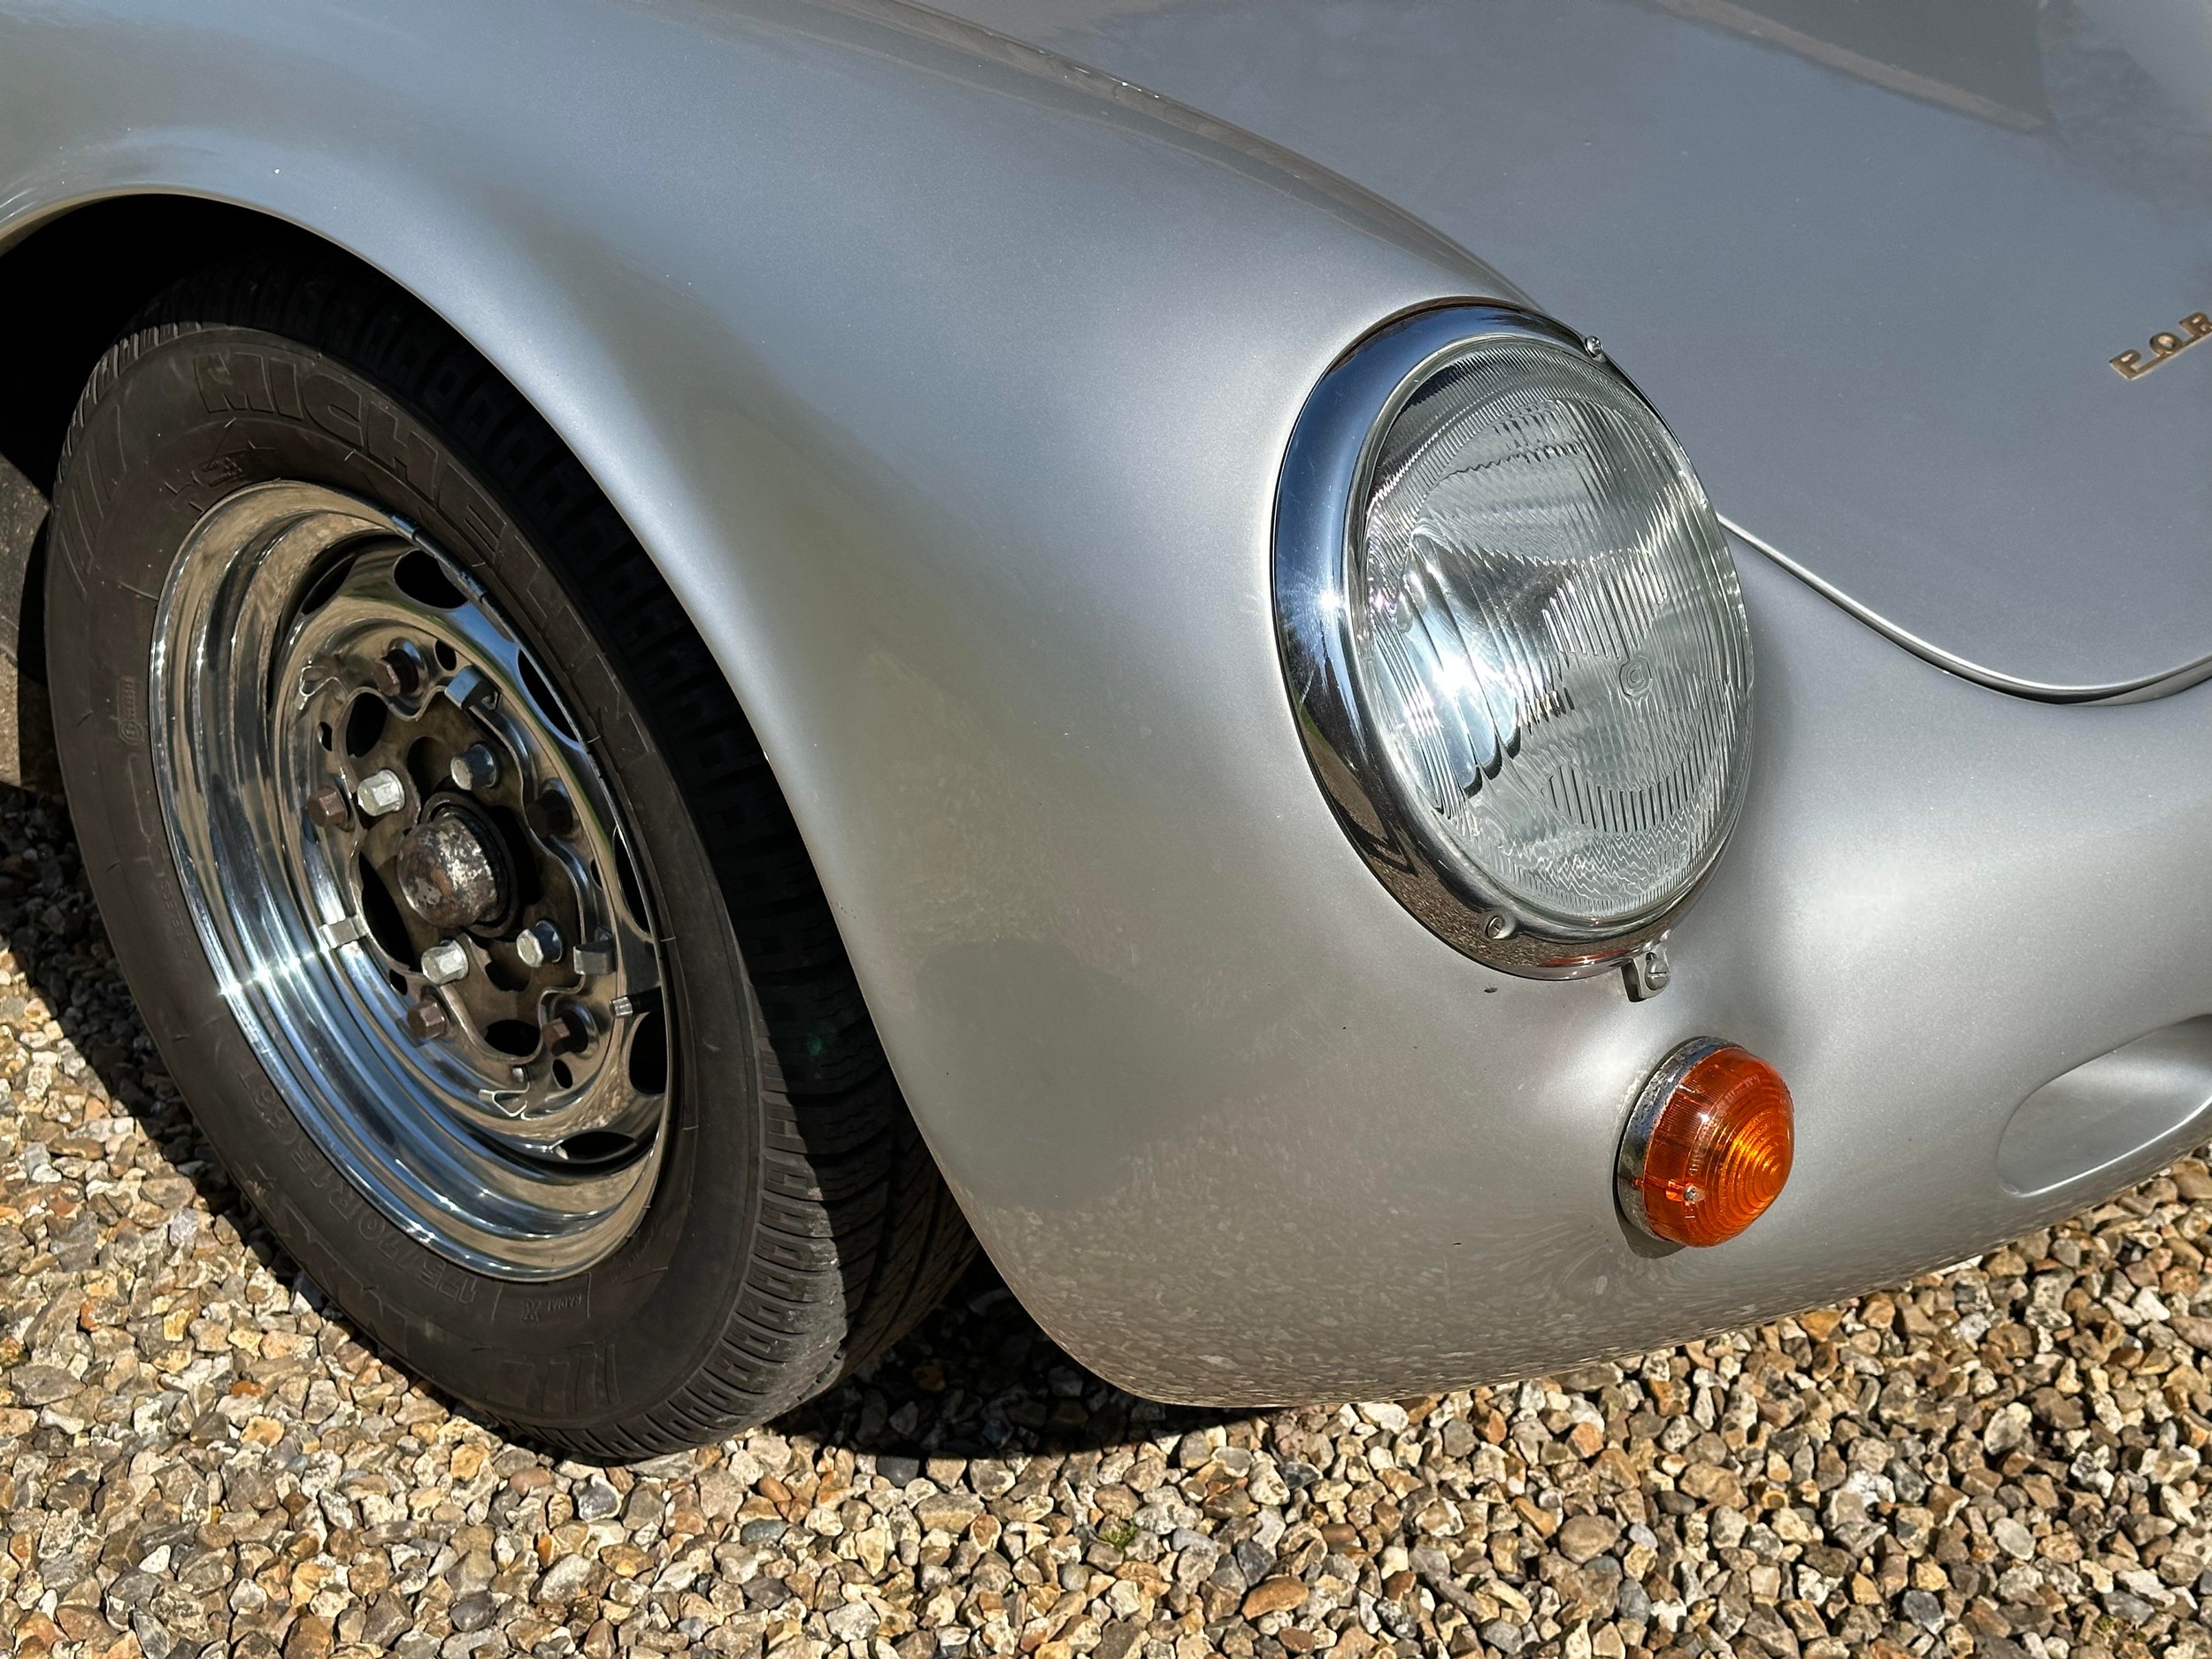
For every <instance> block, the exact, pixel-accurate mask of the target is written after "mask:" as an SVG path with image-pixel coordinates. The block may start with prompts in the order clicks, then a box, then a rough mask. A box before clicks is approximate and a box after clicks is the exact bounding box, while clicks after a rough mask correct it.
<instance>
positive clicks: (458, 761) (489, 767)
mask: <svg viewBox="0 0 2212 1659" xmlns="http://www.w3.org/2000/svg"><path fill="white" fill-rule="evenodd" d="M446 770H447V771H448V772H450V773H451V774H452V778H453V781H454V783H455V785H456V786H457V787H460V788H463V789H467V790H469V791H471V792H472V793H480V792H482V791H483V790H486V789H488V788H490V787H492V786H493V785H494V784H495V783H497V782H498V781H499V757H498V756H496V755H495V754H493V753H492V751H491V750H490V749H488V748H486V747H485V746H484V745H483V744H481V743H471V744H470V745H469V746H468V747H467V748H466V749H463V750H462V751H461V752H460V753H459V754H457V755H456V756H455V757H453V764H452V765H450V766H449V767H448V768H447V769H446Z"/></svg>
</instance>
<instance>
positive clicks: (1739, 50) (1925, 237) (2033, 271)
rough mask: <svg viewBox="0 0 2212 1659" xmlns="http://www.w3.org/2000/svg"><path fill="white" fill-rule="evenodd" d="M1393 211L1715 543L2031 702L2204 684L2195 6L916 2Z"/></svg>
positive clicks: (1758, 1)
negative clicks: (1810, 584)
mask: <svg viewBox="0 0 2212 1659" xmlns="http://www.w3.org/2000/svg"><path fill="white" fill-rule="evenodd" d="M938 4H942V5H944V7H945V8H946V9H947V10H949V11H951V12H958V13H959V14H961V15H963V16H964V17H968V18H971V19H974V20H976V21H979V22H982V23H986V24H988V25H990V26H992V27H1001V28H1005V29H1007V30H1008V31H1009V32H1010V33H1013V34H1017V35H1024V36H1025V38H1028V39H1030V40H1033V41H1034V42H1037V43H1038V44H1040V45H1041V46H1044V47H1048V48H1050V49H1052V50H1056V51H1061V52H1064V53H1066V54H1067V55H1068V56H1070V57H1071V58H1077V59H1079V60H1080V61H1082V62H1085V63H1087V64H1091V65H1095V66H1096V67H1098V68H1099V69H1101V70H1102V71H1104V72H1106V73H1110V74H1114V75H1118V76H1122V77H1125V78H1126V79H1128V80H1130V81H1135V82H1137V83H1139V84H1141V85H1143V86H1147V87H1150V88H1153V89H1154V90H1156V91H1158V92H1162V93H1164V94H1166V95H1167V96H1171V97H1176V98H1181V99H1184V100H1186V101H1187V102H1189V103H1192V104H1198V105H1201V106H1202V107H1204V108H1206V109H1208V110H1210V111H1212V112H1213V113H1215V114H1216V115H1217V116H1220V117H1221V118H1223V119H1226V120H1232V121H1236V122H1238V123H1240V124H1241V125H1243V126H1245V127H1249V128H1250V129H1251V130H1252V131H1254V132H1256V133H1258V134H1262V135H1263V136H1265V137H1267V138H1271V139H1273V140H1275V141H1277V142H1280V143H1283V144H1286V145H1287V146H1289V147H1290V148H1292V149H1294V150H1298V151H1299V152H1300V153H1302V154H1303V155H1307V156H1310V157H1312V158H1313V159H1314V160H1316V161H1317V162H1320V163H1322V164H1324V165H1328V166H1331V167H1333V168H1336V169H1337V170H1339V171H1340V172H1341V173H1344V174H1345V175H1346V176H1347V177H1348V178H1351V179H1355V180H1358V181H1359V182H1360V183H1362V184H1363V185H1366V186H1368V187H1370V188H1373V189H1376V190H1379V191H1380V192H1381V193H1383V194H1384V195H1386V196H1389V197H1390V198H1391V199H1392V200H1394V201H1395V202H1397V203H1399V204H1402V206H1404V207H1406V208H1408V209H1409V210H1410V211H1414V212H1417V213H1419V214H1421V215H1422V216H1423V217H1424V218H1425V219H1428V220H1429V221H1430V222H1431V223H1432V224H1434V225H1436V226H1437V227H1439V228H1440V229H1441V230H1442V231H1444V232H1445V233H1446V234H1449V235H1452V236H1455V237H1457V238H1458V239H1460V240H1461V241H1463V242H1465V243H1466V245H1467V246H1469V247H1471V248H1473V249H1475V250H1477V251H1479V253H1480V254H1481V255H1482V256H1483V257H1485V258H1486V259H1488V260H1491V261H1493V262H1494V264H1495V265H1497V266H1498V268H1499V269H1500V270H1502V271H1504V272H1505V273H1507V274H1509V276H1511V277H1512V278H1513V279H1514V280H1516V281H1517V282H1518V283H1520V284H1522V285H1523V286H1524V287H1525V288H1527V289H1528V291H1529V292H1530V293H1532V294H1533V295H1535V296H1537V297H1538V298H1539V299H1540V301H1541V302H1542V305H1543V308H1544V309H1545V310H1547V311H1549V312H1550V313H1551V314H1552V315H1554V316H1556V317H1559V318H1562V319H1565V320H1567V321H1569V322H1571V323H1572V324H1573V325H1574V326H1576V327H1578V328H1587V329H1591V330H1594V332H1595V333H1597V334H1599V335H1601V336H1602V337H1603V338H1604V340H1605V341H1606V342H1607V344H1608V346H1609V348H1611V349H1613V350H1614V352H1615V354H1616V355H1617V357H1619V358H1620V360H1621V361H1622V363H1623V364H1624V365H1626V366H1627V367H1628V368H1629V370H1630V371H1631V373H1633V374H1634V376H1635V377H1636V380H1637V382H1638V383H1639V384H1640V386H1642V388H1644V390H1645V391H1646V392H1647V394H1648V395H1649V396H1650V397H1651V399H1652V401H1653V402H1654V403H1655V404H1656V405H1657V406H1658V407H1659V409H1660V410H1661V411H1663V413H1664V414H1665V415H1666V418H1667V421H1668V424H1669V425H1670V426H1671V427H1672V428H1673V429H1674V432H1675V434H1676V435H1677V436H1678V438H1680V439H1681V441H1682V442H1683V444H1684V446H1685V447H1686V449H1688V450H1689V452H1690V455H1691V457H1692V458H1693V459H1694V460H1695V461H1696V463H1697V465H1698V469H1699V472H1700V473H1701V476H1702V477H1703V479H1704V481H1705V486H1706V488H1707V489H1708V491H1709V492H1710V494H1711V495H1712V497H1713V500H1714V502H1715V503H1717V505H1718V506H1719V508H1720V511H1722V512H1723V513H1724V514H1725V515H1726V516H1728V517H1729V518H1732V520H1734V521H1735V522H1736V523H1738V524H1740V525H1742V526H1746V527H1747V529H1748V531H1749V532H1750V533H1751V534H1754V535H1755V536H1757V537H1758V538H1760V540H1761V541H1763V542H1764V543H1767V544H1770V545H1771V546H1772V547H1774V548H1775V549H1779V550H1780V551H1781V552H1782V553H1783V554H1784V555H1786V557H1788V558H1789V559H1790V560H1792V561H1793V562H1794V564H1795V565H1797V566H1799V567H1801V568H1803V569H1805V570H1809V571H1810V572H1816V573H1817V575H1818V576H1819V577H1821V578H1822V579H1823V580H1824V581H1825V582H1827V583H1829V584H1832V586H1833V588H1835V589H1836V590H1838V591H1839V592H1840V593H1842V594H1844V595H1848V596H1849V597H1850V599H1851V600H1852V601H1853V602H1854V603H1855V604H1856V605H1857V606H1859V607H1861V608H1862V609H1863V612H1864V613H1865V614H1866V615H1868V616H1869V617H1870V618H1875V619H1878V621H1879V622H1880V624H1881V625H1882V626H1886V627H1889V628H1892V629H1893V630H1894V631H1895V632H1896V633H1897V634H1899V635H1901V636H1910V637H1912V638H1914V639H1917V640H1921V641H1928V642H1930V644H1931V646H1932V649H1933V650H1934V651H1935V652H1937V653H1939V654H1940V656H1941V657H1942V658H1943V659H1944V660H1946V661H1947V662H1955V663H1956V664H1971V665H1973V667H1974V672H1977V674H1978V676H1979V677H1984V678H1987V679H1989V680H1993V681H1994V682H1996V683H2000V684H2001V685H2003V686H2005V687H2007V688H2009V689H2018V690H2021V691H2024V692H2025V693H2027V694H2029V695H2039V696H2045V697H2053V698H2085V697H2094V696H2103V695H2115V694H2119V693H2124V692H2127V691H2129V690H2131V689H2137V688H2141V687H2172V686H2175V685H2177V684H2186V683H2190V680H2191V677H2192V676H2193V675H2196V674H2200V673H2201V672H2205V671H2206V670H2207V669H2208V668H2212V664H2208V661H2207V659H2208V657H2212V560H2208V559H2207V558H2206V557H2205V553H2204V543H2205V526H2207V525H2208V523H2212V468H2208V467H2207V466H2206V465H2205V464H2204V452H2203V434H2205V432H2206V431H2207V430H2208V428H2212V353H2203V352H2200V353H2194V354H2193V355H2191V356H2189V357H2183V358H2179V359H2177V360H2176V361H2174V362H2172V363H2170V364H2169V365H2166V366H2165V367H2163V368H2162V369H2161V370H2160V371H2159V372H2158V373H2156V374H2154V375H2149V376H2146V377H2145V378H2143V379H2141V380H2136V381H2132V382H2130V381H2126V380H2122V379H2121V378H2120V377H2119V376H2118V375H2116V374H2115V373H2113V370H2112V368H2111V366H2110V359H2111V358H2112V357H2113V356H2114V355H2115V354H2116V353H2118V352H2120V351H2122V350H2123V349H2129V348H2135V349H2144V348H2145V346H2146V342H2147V340H2148V339H2149V338H2150V336H2151V335H2153V334H2155V333H2158V332H2160V331H2162V330H2168V331H2170V330H2173V329H2174V328H2175V327H2176V326H2177V324H2178V322H2179V321H2180V319H2184V318H2185V317H2188V316H2190V315H2191V314H2193V313H2196V312H2200V311H2212V93H2208V89H2212V29H2208V28H2207V27H2206V24H2205V18H2204V8H2203V6H2202V4H2200V0H1947V3H1946V4H1928V0H1650V3H1648V4H1645V3H1640V0H1485V3H1484V4H1464V3H1463V0H1370V3H1368V4H1344V3H1343V0H938Z"/></svg>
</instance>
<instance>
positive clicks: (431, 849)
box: [392, 801, 514, 928]
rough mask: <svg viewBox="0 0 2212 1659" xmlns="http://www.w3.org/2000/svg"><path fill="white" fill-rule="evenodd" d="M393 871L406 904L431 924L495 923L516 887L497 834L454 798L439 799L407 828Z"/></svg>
mask: <svg viewBox="0 0 2212 1659" xmlns="http://www.w3.org/2000/svg"><path fill="white" fill-rule="evenodd" d="M392 874H393V876H394V878H395V879H396V884H397V886H398V887H399V895H400V897H401V898H403V899H404V900H405V901H406V902H407V906H408V908H409V909H410V910H413V911H414V912H415V914H416V915H418V916H419V917H421V918H422V919H423V920H424V921H426V922H428V923H429V924H430V925H431V926H434V927H442V928H461V927H481V926H493V925H495V924H496V923H497V922H498V921H499V920H500V918H501V917H502V916H503V914H504V912H505V911H506V910H508V908H509V901H510V897H511V894H512V892H513V890H514V880H513V876H512V872H511V871H510V870H509V869H508V858H507V853H506V849H505V848H504V847H503V846H502V845H501V844H500V837H499V833H498V832H497V831H496V830H495V829H494V828H493V827H492V826H491V825H489V824H488V823H487V822H485V821H484V819H483V818H482V816H481V815H480V814H479V813H477V812H475V811H473V810H471V809H470V808H468V807H466V806H465V805H463V804H462V803H458V802H453V801H447V802H441V803H439V804H438V805H437V806H436V807H434V809H432V811H431V815H430V817H429V818H428V819H427V820H426V821H425V822H424V823H422V824H421V825H419V826H417V827H416V828H414V829H412V830H411V831H409V832H408V834H407V839H406V840H405V841H402V842H401V843H400V849H399V855H398V856H397V857H396V858H395V859H394V860H393V864H392Z"/></svg>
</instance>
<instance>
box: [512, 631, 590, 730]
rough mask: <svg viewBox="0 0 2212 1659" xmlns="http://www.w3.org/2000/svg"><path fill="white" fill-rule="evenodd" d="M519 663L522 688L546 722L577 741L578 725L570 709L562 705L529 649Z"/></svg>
mask: <svg viewBox="0 0 2212 1659" xmlns="http://www.w3.org/2000/svg"><path fill="white" fill-rule="evenodd" d="M518 666H519V667H520V668H521V670H522V688H523V689H524V690H525V691H526V692H528V693H529V694H530V701H531V702H533V703H536V704H537V705H538V712H539V713H540V714H541V715H543V716H544V717H545V723H546V724H547V725H548V726H551V727H552V728H553V729H554V730H555V731H557V732H558V733H560V734H561V735H562V736H563V737H565V738H567V739H568V740H569V741H571V742H574V741H577V739H576V727H575V726H574V725H573V724H572V722H571V721H570V719H569V718H568V710H565V709H564V708H562V707H561V700H560V699H559V698H558V697H557V696H555V695H553V687H550V686H549V685H547V684H546V683H545V676H544V675H543V674H541V673H540V672H538V665H537V664H535V663H534V662H532V661H531V660H530V654H529V653H528V652H527V651H525V652H524V653H523V654H522V656H521V657H520V659H519V661H518Z"/></svg>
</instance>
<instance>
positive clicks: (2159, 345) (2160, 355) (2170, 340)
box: [2112, 311, 2212, 380]
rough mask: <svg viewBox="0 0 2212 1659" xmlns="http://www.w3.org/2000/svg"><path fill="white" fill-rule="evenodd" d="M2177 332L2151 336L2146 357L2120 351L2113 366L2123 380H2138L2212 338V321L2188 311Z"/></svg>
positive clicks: (2132, 352)
mask: <svg viewBox="0 0 2212 1659" xmlns="http://www.w3.org/2000/svg"><path fill="white" fill-rule="evenodd" d="M2179 327H2180V332H2178V333H2175V334H2153V335H2152V336H2151V343H2150V346H2149V348H2148V350H2149V355H2148V356H2145V355H2144V353H2143V352H2140V351H2123V352H2122V353H2121V354H2120V355H2119V356H2118V357H2115V358H2113V359H2112V366H2113V367H2114V368H2115V369H2116V370H2117V371H2118V372H2119V375H2120V378H2121V379H2122V380H2140V379H2142V378H2143V376H2145V375H2146V374H2148V373H2150V372H2151V371H2152V370H2153V369H2154V368H2157V367H2158V366H2159V365H2162V364H2163V363H2164V362H2165V361H2166V360H2167V359H2168V358H2170V357H2179V356H2180V355H2181V354H2182V353H2183V352H2185V351H2186V350H2188V349H2189V348H2190V347H2191V346H2193V345H2195V344H2196V343H2197V342H2198V341H2200V340H2202V339H2204V338H2205V337H2206V336H2207V335H2212V317H2208V316H2206V315H2205V314H2204V313H2203V312H2202V311H2191V312H2190V313H2189V315H2187V316H2186V317H2185V318H2183V319H2181V323H2180V326H2179Z"/></svg>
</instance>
